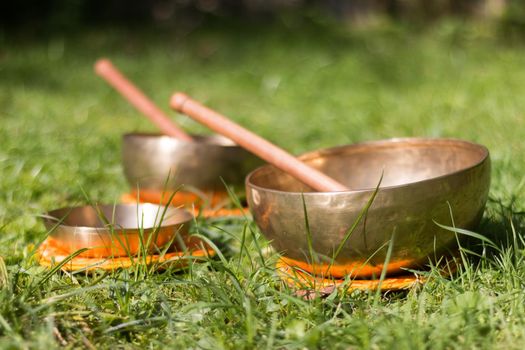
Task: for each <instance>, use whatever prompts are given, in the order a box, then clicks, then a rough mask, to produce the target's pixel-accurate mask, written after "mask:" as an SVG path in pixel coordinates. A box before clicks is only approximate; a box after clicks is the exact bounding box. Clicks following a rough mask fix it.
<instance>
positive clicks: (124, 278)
mask: <svg viewBox="0 0 525 350" xmlns="http://www.w3.org/2000/svg"><path fill="white" fill-rule="evenodd" d="M181 28H182V27H181ZM181 28H179V27H178V26H175V27H174V28H167V29H166V28H164V29H150V30H135V31H129V30H124V29H119V28H111V27H110V28H104V29H98V30H97V29H87V30H83V31H79V32H76V33H70V34H67V35H58V34H55V35H40V36H37V38H35V37H31V36H29V37H28V36H25V35H22V34H16V35H15V34H10V33H3V34H2V35H0V256H1V257H2V258H3V262H2V260H0V347H4V348H44V347H48V348H55V347H60V346H65V347H67V348H76V347H87V348H90V347H91V348H92V347H97V348H98V347H100V348H110V347H112V348H115V347H123V348H134V347H136V348H143V347H146V346H147V347H152V348H157V347H163V346H170V347H173V348H176V347H179V348H188V347H193V348H210V349H212V348H213V349H216V348H283V347H288V348H316V347H317V348H330V349H331V348H341V349H347V348H372V349H378V348H433V349H450V348H487V349H489V348H490V349H492V348H501V349H511V348H521V347H522V344H523V341H524V340H525V293H523V289H524V287H525V245H524V244H523V241H522V237H523V235H524V234H525V214H524V212H525V178H524V176H523V174H524V173H525V162H524V160H523V155H524V154H525V141H524V135H525V117H524V114H525V98H523V96H525V83H524V82H525V47H523V46H520V45H510V44H507V43H505V41H504V40H501V38H499V37H498V36H497V35H495V34H494V31H493V30H492V29H491V28H488V27H487V26H482V25H476V24H466V25H465V24H458V23H454V22H441V23H437V24H435V25H433V26H431V27H429V28H426V29H424V30H419V31H415V30H413V28H412V29H411V28H404V27H403V26H399V25H393V24H384V25H381V26H378V27H375V28H368V29H355V28H354V29H351V28H344V27H343V26H339V27H337V26H333V25H328V26H325V25H321V24H314V23H312V22H306V23H303V22H301V21H297V20H295V19H293V18H287V17H285V18H283V19H282V21H281V22H280V23H279V24H275V25H266V26H263V25H260V24H251V25H249V26H244V27H243V26H240V25H239V24H229V26H227V27H224V26H220V25H219V24H210V25H208V26H205V27H198V28H197V29H195V30H192V31H190V30H187V28H186V29H181ZM100 56H107V57H110V58H111V59H113V60H114V62H115V63H116V65H117V66H119V67H120V68H121V69H122V70H123V71H124V72H126V73H127V74H128V75H129V76H130V77H131V78H132V79H133V80H134V81H136V82H137V84H139V85H140V86H141V87H142V88H143V89H144V90H145V91H147V92H148V93H149V94H150V95H151V96H152V97H153V98H154V100H155V101H157V102H158V103H159V104H160V105H161V106H167V101H168V98H169V96H170V94H171V93H172V92H173V91H174V90H181V91H185V92H187V93H189V94H190V95H193V96H195V97H196V98H198V99H200V100H202V101H204V102H205V103H207V104H209V105H210V106H212V107H213V108H215V109H217V110H219V111H221V112H223V113H224V114H226V115H228V116H230V117H231V118H232V119H234V120H236V121H238V122H240V123H241V124H243V125H245V126H247V127H249V128H250V129H252V130H255V131H256V132H258V133H260V134H261V135H262V136H264V137H267V138H268V139H270V140H271V141H274V142H276V143H277V144H280V145H282V146H283V147H284V148H287V149H288V150H290V151H292V152H294V153H301V152H304V151H307V150H313V149H316V148H320V147H328V146H333V145H339V144H346V143H353V142H358V141H363V140H373V139H380V138H388V137H398V136H436V137H437V136H443V137H457V138H464V139H468V140H472V141H475V142H479V143H482V144H485V145H486V146H487V147H488V148H489V149H490V151H491V156H492V160H493V180H492V187H491V191H490V201H489V203H488V207H487V210H486V213H485V216H484V219H483V222H482V225H481V227H480V228H479V230H478V232H480V233H482V234H484V235H487V236H489V237H490V238H491V239H492V240H494V241H496V242H498V243H497V244H498V249H488V251H487V252H486V254H485V255H484V257H483V258H481V259H476V258H474V257H468V256H467V257H466V259H467V260H466V261H467V263H465V264H464V265H462V267H461V269H460V271H459V272H458V273H457V274H456V275H455V276H454V277H452V278H450V279H445V278H442V277H439V276H438V275H437V274H436V271H434V270H432V271H431V272H430V278H429V282H428V283H427V284H426V285H425V286H423V287H422V288H419V289H414V290H411V291H409V292H407V293H387V294H385V295H378V294H376V293H363V292H355V293H352V294H350V295H345V296H343V295H338V294H337V293H334V294H332V295H330V296H329V297H328V298H324V299H316V300H313V301H304V300H302V299H301V298H298V297H295V296H294V293H293V291H292V290H289V289H288V288H286V286H284V285H283V284H282V283H281V282H280V281H279V280H278V279H277V278H276V277H275V274H274V272H273V271H272V266H273V262H274V261H275V258H276V257H275V255H272V254H268V253H267V251H266V249H265V246H266V242H265V241H264V239H263V238H262V237H260V233H259V232H258V231H257V229H256V227H255V226H254V225H253V223H251V222H244V221H242V220H239V221H227V222H223V223H220V225H221V227H222V228H223V231H220V230H218V229H217V228H215V226H216V225H218V224H219V223H213V222H199V225H198V227H197V228H194V230H195V231H197V230H198V231H199V232H201V233H203V234H207V235H209V236H211V237H212V238H213V239H214V240H215V241H218V243H220V244H221V247H223V248H224V249H223V252H224V258H223V259H213V260H209V261H206V262H205V263H202V264H195V265H191V267H190V269H189V270H188V271H186V272H180V271H171V270H169V271H166V272H155V271H151V270H146V269H138V270H137V271H136V272H134V273H131V272H129V271H118V272H114V273H107V274H104V273H98V274H94V275H85V274H82V273H80V274H73V275H71V274H66V273H61V272H56V271H51V272H50V271H49V270H47V269H45V268H42V267H39V266H38V265H37V264H36V263H35V261H34V259H33V258H32V252H33V250H34V247H35V245H36V244H38V242H40V241H41V240H42V239H44V238H45V236H46V231H45V229H44V227H43V224H42V223H41V222H40V220H39V219H38V215H39V214H41V213H42V212H44V211H46V210H50V209H53V208H58V207H61V206H65V205H75V204H79V203H86V201H87V200H86V196H85V195H84V192H86V193H87V196H88V198H89V199H91V200H93V201H96V202H100V203H103V202H109V203H112V202H114V201H116V200H118V198H119V196H120V194H121V193H122V192H124V191H126V190H127V189H128V187H127V184H126V182H125V180H124V178H123V175H122V169H121V165H120V138H121V134H122V133H125V132H129V131H134V130H154V127H152V126H151V125H150V124H148V122H147V121H145V120H144V119H143V118H142V117H140V116H139V115H138V113H137V112H135V110H134V109H133V108H132V107H130V106H129V105H128V104H127V103H126V102H124V101H123V100H122V99H121V98H120V96H118V95H117V94H116V93H115V92H114V91H112V90H111V89H110V88H109V87H108V86H107V85H106V84H105V83H104V82H102V81H101V79H100V78H98V77H96V76H95V75H94V74H93V73H92V64H93V62H94V61H95V59H97V58H98V57H100ZM174 118H175V119H176V120H177V121H178V122H179V123H180V124H181V125H183V126H184V127H185V128H187V129H188V130H190V131H195V132H202V131H203V130H204V129H203V128H201V127H199V126H197V125H196V124H195V123H194V122H192V121H190V120H189V119H187V118H185V117H182V116H174ZM241 242H244V243H241ZM225 243H227V244H225ZM241 244H243V247H242V249H241ZM261 249H262V251H261ZM498 250H500V251H498ZM4 264H5V266H4Z"/></svg>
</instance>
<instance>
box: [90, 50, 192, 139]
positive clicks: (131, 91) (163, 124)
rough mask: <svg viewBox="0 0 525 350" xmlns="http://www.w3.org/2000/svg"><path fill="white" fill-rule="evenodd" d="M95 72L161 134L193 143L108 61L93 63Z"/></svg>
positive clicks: (101, 60)
mask: <svg viewBox="0 0 525 350" xmlns="http://www.w3.org/2000/svg"><path fill="white" fill-rule="evenodd" d="M95 72H96V73H97V74H98V75H99V76H101V77H102V78H104V80H106V81H107V82H108V83H109V84H110V85H111V86H113V87H114V88H115V90H117V91H118V92H119V93H120V94H121V95H122V96H123V97H124V98H125V99H126V100H127V101H128V102H129V103H131V104H132V105H133V106H135V108H136V109H138V110H139V111H140V112H142V114H144V115H145V116H146V117H148V119H149V120H151V121H152V122H153V123H154V124H155V125H156V126H157V127H158V128H159V129H160V130H161V131H162V133H164V134H166V135H168V136H172V137H176V138H178V139H180V140H183V141H193V139H192V137H191V136H190V135H188V134H187V133H186V132H184V130H182V129H181V128H180V127H178V126H177V125H175V123H174V122H173V121H172V120H171V119H170V118H169V117H168V116H167V115H166V114H165V113H164V112H163V111H162V110H161V109H160V108H159V107H157V106H156V105H155V103H153V101H152V100H150V99H149V98H148V97H147V96H146V95H145V94H144V93H143V92H142V91H140V89H139V88H138V87H136V86H135V85H134V84H133V83H132V82H131V81H129V80H128V79H127V78H126V77H125V76H124V75H123V74H122V73H121V72H120V71H119V70H118V69H117V68H116V67H115V66H114V65H113V64H112V63H111V61H110V60H108V59H104V58H102V59H99V60H98V61H97V62H96V63H95Z"/></svg>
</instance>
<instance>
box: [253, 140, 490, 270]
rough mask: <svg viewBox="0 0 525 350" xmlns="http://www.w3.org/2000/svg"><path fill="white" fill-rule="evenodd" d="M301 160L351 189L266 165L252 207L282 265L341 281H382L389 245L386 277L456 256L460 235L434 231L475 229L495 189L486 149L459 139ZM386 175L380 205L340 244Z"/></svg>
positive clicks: (377, 145)
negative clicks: (318, 185)
mask: <svg viewBox="0 0 525 350" xmlns="http://www.w3.org/2000/svg"><path fill="white" fill-rule="evenodd" d="M300 159H301V160H303V161H304V162H306V163H307V164H308V165H310V166H312V167H314V168H316V169H319V170H321V171H322V172H324V173H326V174H327V175H329V176H331V177H332V178H334V179H335V180H337V181H339V182H341V183H342V184H344V185H346V186H348V188H350V189H351V190H350V191H345V192H324V193H323V192H313V191H312V190H311V189H310V188H308V187H307V186H306V185H304V184H303V183H301V182H299V181H297V180H295V179H294V178H293V177H291V176H289V175H287V174H285V173H283V172H282V171H280V170H278V169H277V168H275V167H273V166H270V165H266V166H263V167H260V168H258V169H256V170H254V171H253V172H252V173H251V174H249V175H248V177H247V178H246V193H247V200H248V205H249V207H250V210H251V212H252V214H253V216H254V219H255V221H256V223H257V225H258V226H259V228H260V229H261V231H262V233H263V234H264V235H265V236H266V237H267V238H268V239H269V240H270V241H271V244H272V245H273V247H275V248H276V250H277V251H279V252H281V253H282V255H283V257H284V259H285V260H289V261H290V262H292V263H293V264H296V265H299V266H301V267H302V268H304V269H307V270H309V271H313V272H326V269H330V273H331V274H332V275H334V276H344V275H349V274H350V275H353V276H358V277H369V276H372V275H376V276H377V275H378V274H380V273H381V271H382V268H383V264H384V262H385V259H386V256H387V250H388V246H389V242H390V240H391V238H392V237H393V241H392V242H393V245H392V253H391V255H390V260H389V264H388V265H387V267H386V268H387V272H389V273H396V272H399V271H400V270H401V269H402V268H407V267H416V266H421V265H424V264H426V263H428V262H429V258H430V259H432V260H434V259H439V257H442V256H443V255H446V254H448V253H451V252H454V251H456V250H457V243H456V237H455V234H454V233H453V232H450V231H448V230H445V229H442V228H440V227H439V226H438V225H436V223H435V222H438V223H441V224H444V225H448V226H451V225H452V218H451V215H452V216H453V218H454V225H455V226H456V227H460V228H467V229H472V228H474V227H475V226H476V225H477V224H478V223H479V220H480V219H481V216H482V214H483V210H484V207H485V203H486V200H487V196H488V191H489V186H490V158H489V152H488V150H487V149H486V148H485V147H484V146H481V145H477V144H473V143H470V142H466V141H460V140H452V139H421V138H408V139H391V140H384V141H376V142H367V143H362V144H356V145H349V146H341V147H335V148H329V149H324V150H320V151H315V152H311V153H307V154H305V155H303V156H301V157H300ZM382 173H383V180H382V182H381V186H380V189H379V191H378V193H377V196H376V198H375V200H374V201H373V203H372V205H371V207H370V208H369V210H368V212H367V214H366V215H365V216H364V217H363V219H362V220H361V221H360V222H359V224H358V225H357V227H356V229H355V230H354V231H353V232H352V233H351V234H350V236H349V238H348V240H347V242H346V243H345V244H344V245H341V242H342V241H343V238H344V237H345V235H346V233H347V232H348V231H349V229H350V228H351V227H352V225H353V224H354V222H356V220H357V218H358V216H359V213H360V212H361V211H362V210H363V208H365V207H366V204H367V202H368V201H369V199H370V198H371V197H372V195H373V193H374V191H375V188H376V186H377V185H378V183H379V181H380V178H381V174H382ZM303 204H304V205H303ZM449 205H450V207H449ZM305 207H306V212H307V218H308V224H309V225H308V226H309V232H310V234H311V238H312V242H311V248H312V249H311V250H310V249H309V244H308V239H307V237H308V234H307V232H308V230H307V226H306V218H305V209H304V208H305ZM434 221H435V222H434ZM340 246H341V249H340V250H339V254H338V255H337V256H335V254H336V253H335V252H336V251H337V250H338V249H339V247H340ZM312 252H313V254H312ZM316 257H317V260H315V259H316ZM312 262H315V263H314V264H312ZM316 269H317V270H316ZM322 269H325V270H322Z"/></svg>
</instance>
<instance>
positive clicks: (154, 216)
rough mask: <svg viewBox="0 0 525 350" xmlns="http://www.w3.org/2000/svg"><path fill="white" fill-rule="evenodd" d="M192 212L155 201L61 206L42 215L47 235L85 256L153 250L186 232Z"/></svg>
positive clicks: (129, 253)
mask: <svg viewBox="0 0 525 350" xmlns="http://www.w3.org/2000/svg"><path fill="white" fill-rule="evenodd" d="M192 218H193V215H191V214H190V213H189V212H187V211H185V210H182V209H177V208H173V207H168V208H166V207H162V206H158V205H154V204H139V205H137V204H118V205H97V206H82V207H73V208H62V209H57V210H53V211H50V212H49V213H47V215H45V216H44V224H45V226H46V228H47V229H48V230H50V236H51V237H52V238H54V240H55V242H56V243H57V244H58V245H59V246H60V248H62V249H63V250H65V251H67V252H68V253H70V254H71V253H74V252H76V251H78V250H80V249H83V248H87V249H88V250H86V251H84V252H82V253H81V254H79V256H84V257H110V256H115V257H117V256H130V255H136V254H137V253H139V252H140V251H143V250H142V249H144V251H147V252H153V253H155V251H156V250H157V249H160V248H162V247H163V246H165V245H166V244H168V243H169V242H171V241H172V240H173V239H174V237H175V235H177V234H180V235H183V234H185V233H186V232H187V230H188V226H189V224H190V221H191V220H192Z"/></svg>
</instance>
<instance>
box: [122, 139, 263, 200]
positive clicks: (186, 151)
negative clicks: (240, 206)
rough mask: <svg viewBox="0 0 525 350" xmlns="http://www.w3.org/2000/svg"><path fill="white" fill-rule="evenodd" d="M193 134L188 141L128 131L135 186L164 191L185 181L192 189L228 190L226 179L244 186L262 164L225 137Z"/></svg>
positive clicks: (128, 163)
mask: <svg viewBox="0 0 525 350" xmlns="http://www.w3.org/2000/svg"><path fill="white" fill-rule="evenodd" d="M193 138H194V141H193V142H186V141H181V140H178V139H176V138H173V137H169V136H165V135H160V134H147V133H130V134H125V135H124V136H123V147H122V158H123V164H124V174H125V176H126V178H127V180H128V182H129V184H130V185H131V186H132V188H137V186H138V187H139V188H140V189H141V190H142V189H144V190H156V191H163V190H177V189H179V188H180V186H181V185H183V186H185V187H186V188H189V189H191V188H196V189H199V190H204V191H217V190H218V191H224V190H225V187H224V183H223V181H224V182H225V183H226V184H228V185H233V186H234V187H241V188H242V187H243V182H244V178H245V177H246V175H247V174H248V173H249V172H250V171H252V170H253V169H255V168H256V167H257V166H259V165H261V164H262V161H261V160H260V159H259V158H257V157H256V156H254V155H252V154H250V153H248V152H247V151H245V150H244V149H242V148H241V147H239V146H238V145H236V144H235V143H233V141H231V140H229V139H227V138H225V137H222V136H219V135H213V136H197V135H193ZM221 179H222V180H221ZM183 189H184V188H183Z"/></svg>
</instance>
